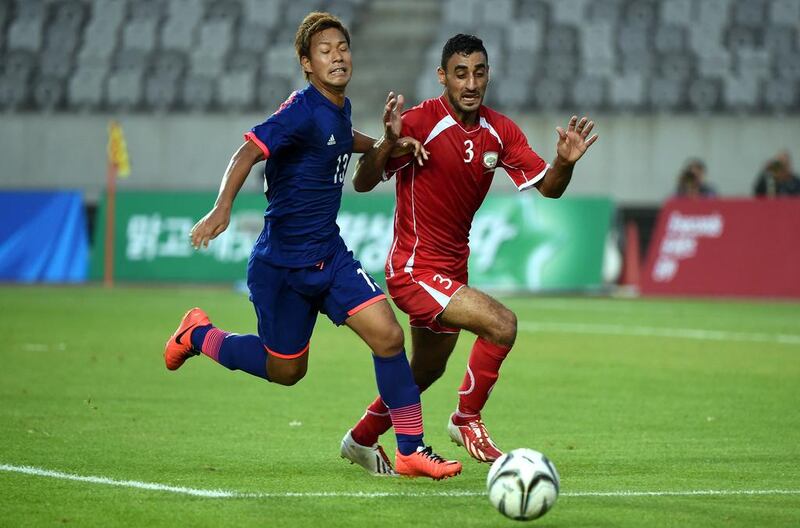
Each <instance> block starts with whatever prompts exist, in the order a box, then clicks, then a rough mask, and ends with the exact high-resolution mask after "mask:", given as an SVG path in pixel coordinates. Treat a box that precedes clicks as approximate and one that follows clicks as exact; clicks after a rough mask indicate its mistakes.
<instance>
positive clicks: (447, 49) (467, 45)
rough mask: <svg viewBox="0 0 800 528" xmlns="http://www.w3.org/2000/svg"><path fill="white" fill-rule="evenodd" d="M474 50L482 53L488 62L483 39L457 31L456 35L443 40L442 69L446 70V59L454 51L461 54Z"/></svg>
mask: <svg viewBox="0 0 800 528" xmlns="http://www.w3.org/2000/svg"><path fill="white" fill-rule="evenodd" d="M476 51H480V52H481V53H483V55H484V56H485V57H486V62H487V63H488V62H489V54H488V53H487V52H486V48H485V47H484V46H483V41H482V40H481V39H479V38H478V37H476V36H475V35H465V34H464V33H459V34H458V35H456V36H454V37H451V38H450V40H448V41H447V42H445V44H444V48H442V69H443V70H444V71H447V61H449V60H450V57H452V56H453V55H455V54H456V53H460V54H461V55H470V54H472V53H475V52H476Z"/></svg>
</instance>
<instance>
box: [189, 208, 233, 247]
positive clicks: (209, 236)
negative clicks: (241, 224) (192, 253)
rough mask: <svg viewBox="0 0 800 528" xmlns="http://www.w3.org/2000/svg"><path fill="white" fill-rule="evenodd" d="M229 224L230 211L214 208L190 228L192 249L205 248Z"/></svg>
mask: <svg viewBox="0 0 800 528" xmlns="http://www.w3.org/2000/svg"><path fill="white" fill-rule="evenodd" d="M230 222H231V211H230V209H226V208H223V207H218V206H214V208H213V209H212V210H211V211H209V212H208V214H206V215H205V216H204V217H203V218H201V219H200V221H199V222H197V223H196V224H195V225H194V227H193V228H192V231H191V234H190V238H191V240H192V247H194V248H195V249H200V248H201V247H203V248H207V247H208V243H209V242H210V241H212V240H214V239H215V238H217V237H218V236H219V235H220V234H221V233H222V232H223V231H225V230H226V229H227V228H228V224H230Z"/></svg>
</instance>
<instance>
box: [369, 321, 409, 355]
mask: <svg viewBox="0 0 800 528" xmlns="http://www.w3.org/2000/svg"><path fill="white" fill-rule="evenodd" d="M404 345H405V335H404V334H403V329H402V328H401V327H400V325H399V324H397V323H395V324H392V325H388V326H387V327H386V328H385V329H384V330H383V333H382V335H381V338H380V339H378V340H377V344H376V345H375V346H374V348H373V350H372V351H373V352H374V353H375V355H376V356H378V357H391V356H394V355H396V354H397V353H398V352H400V351H401V350H402V349H403V346H404Z"/></svg>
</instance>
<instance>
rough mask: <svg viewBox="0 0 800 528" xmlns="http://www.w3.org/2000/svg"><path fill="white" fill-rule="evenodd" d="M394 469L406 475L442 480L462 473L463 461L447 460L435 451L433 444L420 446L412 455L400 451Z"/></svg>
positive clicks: (395, 458) (396, 455)
mask: <svg viewBox="0 0 800 528" xmlns="http://www.w3.org/2000/svg"><path fill="white" fill-rule="evenodd" d="M394 470H395V471H396V472H397V473H399V474H400V475H403V476H406V477H430V478H432V479H433V480H442V479H446V478H450V477H455V476H456V475H458V474H459V473H461V462H459V461H458V460H445V459H444V458H442V457H440V456H439V455H437V454H436V453H434V452H433V449H431V446H427V447H421V446H420V447H418V448H417V450H416V451H415V452H413V453H411V454H410V455H404V454H402V453H401V452H400V451H398V452H397V453H396V454H395V457H394Z"/></svg>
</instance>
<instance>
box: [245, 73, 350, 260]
mask: <svg viewBox="0 0 800 528" xmlns="http://www.w3.org/2000/svg"><path fill="white" fill-rule="evenodd" d="M245 139H249V140H251V141H253V142H254V143H255V144H256V145H258V146H259V148H261V150H262V151H263V152H264V156H265V157H266V158H267V163H266V167H265V168H264V176H265V178H266V183H267V188H266V195H267V201H268V202H269V205H268V206H267V210H266V212H265V213H264V230H263V231H262V232H261V235H260V236H259V237H258V241H257V242H256V246H255V248H253V256H254V257H255V258H258V259H261V260H264V261H266V262H269V263H271V264H273V265H277V266H285V267H290V268H301V267H306V266H311V265H314V264H317V263H318V262H320V261H322V260H324V259H325V258H326V257H327V256H329V255H331V254H332V253H333V251H335V250H336V249H337V247H338V246H339V244H342V241H341V237H340V236H339V226H337V225H336V215H337V213H338V212H339V206H340V205H341V201H342V187H343V186H344V175H345V172H346V171H347V164H348V162H349V161H350V156H351V155H352V153H353V127H352V124H351V122H350V100H349V99H345V104H344V107H343V108H339V107H338V106H336V105H335V104H334V103H332V102H331V101H330V100H328V99H327V98H326V97H325V96H324V95H322V94H321V93H320V92H319V90H317V89H316V88H315V87H314V86H313V85H311V84H309V85H308V86H307V87H306V88H304V89H303V90H300V91H297V92H294V93H293V94H292V95H291V96H290V97H289V99H287V100H286V101H285V102H284V103H283V104H282V105H281V107H280V108H279V109H278V110H277V111H276V112H275V113H274V114H272V115H271V116H270V117H269V118H268V119H267V120H266V121H265V122H263V123H261V124H260V125H257V126H255V127H253V129H252V130H251V131H250V132H248V133H246V134H245Z"/></svg>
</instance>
